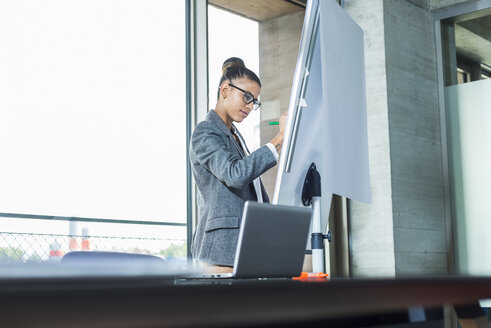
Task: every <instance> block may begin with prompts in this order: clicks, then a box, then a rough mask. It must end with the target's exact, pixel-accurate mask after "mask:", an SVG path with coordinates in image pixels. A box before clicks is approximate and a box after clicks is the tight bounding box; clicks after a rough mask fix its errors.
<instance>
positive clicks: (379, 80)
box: [344, 0, 395, 276]
mask: <svg viewBox="0 0 491 328" xmlns="http://www.w3.org/2000/svg"><path fill="white" fill-rule="evenodd" d="M344 5H345V10H346V11H347V13H348V14H349V15H350V16H351V17H352V18H353V19H354V20H355V21H356V23H357V24H358V25H360V27H361V28H362V29H363V31H364V34H365V74H366V88H367V124H368V147H369V162H370V179H371V181H370V182H371V187H372V204H371V205H366V204H363V203H359V202H354V201H350V202H349V225H350V234H351V235H350V240H351V250H350V256H351V272H352V275H354V276H394V275H395V257H394V256H395V255H394V230H393V217H392V213H393V209H392V175H391V161H390V156H391V149H390V141H389V117H388V116H389V111H388V99H387V98H388V94H387V71H386V65H385V64H386V57H385V56H386V53H385V34H384V11H383V5H384V4H383V1H382V0H345V2H344Z"/></svg>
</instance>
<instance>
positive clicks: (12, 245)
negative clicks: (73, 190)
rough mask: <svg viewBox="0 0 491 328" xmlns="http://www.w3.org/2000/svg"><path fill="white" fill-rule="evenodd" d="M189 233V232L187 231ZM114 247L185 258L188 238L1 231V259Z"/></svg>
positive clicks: (51, 257) (46, 257) (56, 256)
mask: <svg viewBox="0 0 491 328" xmlns="http://www.w3.org/2000/svg"><path fill="white" fill-rule="evenodd" d="M183 234H185V233H183ZM80 250H83V251H112V252H125V253H138V254H152V255H157V256H161V257H164V258H181V257H182V258H185V257H186V252H187V249H186V239H185V238H183V239H178V238H174V239H168V238H135V237H111V236H83V235H68V234H66V235H63V234H37V233H14V232H0V262H2V263H5V262H7V263H27V262H46V261H59V260H60V259H61V257H63V255H64V254H66V253H67V252H70V251H80Z"/></svg>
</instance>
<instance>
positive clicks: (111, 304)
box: [0, 276, 491, 327]
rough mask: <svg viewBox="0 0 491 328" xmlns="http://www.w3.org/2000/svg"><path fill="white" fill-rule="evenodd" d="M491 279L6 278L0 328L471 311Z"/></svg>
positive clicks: (488, 293) (1, 286)
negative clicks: (448, 308)
mask: <svg viewBox="0 0 491 328" xmlns="http://www.w3.org/2000/svg"><path fill="white" fill-rule="evenodd" d="M479 299H491V277H473V278H469V277H432V278H398V279H350V280H335V279H334V280H331V281H323V282H299V281H291V280H277V281H276V280H259V281H257V280H251V281H243V280H238V281H203V282H200V281H186V280H174V279H169V278H165V277H158V276H153V277H103V278H100V277H91V278H89V277H79V278H74V277H71V278H63V277H57V278H23V279H15V278H2V279H0V326H1V327H19V326H22V327H34V326H35V327H161V326H165V327H184V326H186V327H187V326H214V327H217V326H223V327H231V326H242V325H243V326H249V325H257V324H274V323H277V324H281V323H285V322H288V323H292V322H293V323H294V322H303V321H308V320H328V319H331V318H343V317H348V316H357V315H368V314H371V313H382V312H392V311H400V310H405V309H407V308H408V307H413V306H424V307H436V306H442V305H444V304H453V305H465V304H472V303H475V302H477V301H478V300H479Z"/></svg>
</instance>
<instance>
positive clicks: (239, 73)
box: [217, 57, 261, 99]
mask: <svg viewBox="0 0 491 328" xmlns="http://www.w3.org/2000/svg"><path fill="white" fill-rule="evenodd" d="M243 77H246V78H248V79H249V80H251V81H254V82H257V84H259V86H261V81H260V80H259V78H258V77H257V75H256V73H254V72H253V71H251V70H250V69H248V68H247V67H246V66H245V64H244V61H243V60H242V59H240V58H237V57H230V58H229V59H227V60H226V61H224V62H223V65H222V77H221V78H220V84H219V85H218V95H217V99H218V98H220V86H221V85H222V83H223V82H224V81H230V82H232V81H233V80H238V79H241V78H243Z"/></svg>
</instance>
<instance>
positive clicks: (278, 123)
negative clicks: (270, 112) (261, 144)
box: [269, 122, 280, 125]
mask: <svg viewBox="0 0 491 328" xmlns="http://www.w3.org/2000/svg"><path fill="white" fill-rule="evenodd" d="M269 125H280V122H269Z"/></svg>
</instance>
